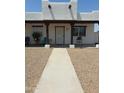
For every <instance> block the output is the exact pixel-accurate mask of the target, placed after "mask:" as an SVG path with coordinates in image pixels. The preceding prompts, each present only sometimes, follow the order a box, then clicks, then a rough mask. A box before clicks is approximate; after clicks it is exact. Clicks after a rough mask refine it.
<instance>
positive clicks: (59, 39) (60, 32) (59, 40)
mask: <svg viewBox="0 0 124 93" xmlns="http://www.w3.org/2000/svg"><path fill="white" fill-rule="evenodd" d="M64 32H65V27H64V26H56V27H55V39H56V40H55V42H56V44H64Z"/></svg>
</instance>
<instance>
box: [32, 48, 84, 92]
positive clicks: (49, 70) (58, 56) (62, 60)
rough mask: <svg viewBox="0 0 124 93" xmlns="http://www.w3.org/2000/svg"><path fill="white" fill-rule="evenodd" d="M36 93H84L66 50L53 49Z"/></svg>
mask: <svg viewBox="0 0 124 93" xmlns="http://www.w3.org/2000/svg"><path fill="white" fill-rule="evenodd" d="M34 93H84V92H83V89H82V87H81V84H80V82H79V79H78V77H77V74H76V72H75V70H74V67H73V65H72V63H71V60H70V56H69V54H68V52H67V50H66V48H55V49H53V51H52V53H51V55H50V57H49V59H48V63H47V65H46V67H45V69H44V71H43V74H42V76H41V78H40V81H39V83H38V85H37V88H36V89H35V92H34Z"/></svg>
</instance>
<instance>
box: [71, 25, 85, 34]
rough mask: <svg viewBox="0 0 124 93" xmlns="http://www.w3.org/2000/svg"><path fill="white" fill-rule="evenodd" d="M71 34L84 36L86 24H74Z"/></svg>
mask: <svg viewBox="0 0 124 93" xmlns="http://www.w3.org/2000/svg"><path fill="white" fill-rule="evenodd" d="M72 30H73V36H86V26H74V27H73V28H72Z"/></svg>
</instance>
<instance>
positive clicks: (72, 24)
mask: <svg viewBox="0 0 124 93" xmlns="http://www.w3.org/2000/svg"><path fill="white" fill-rule="evenodd" d="M73 26H74V23H71V44H73V29H72V28H73Z"/></svg>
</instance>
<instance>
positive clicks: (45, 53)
mask: <svg viewBox="0 0 124 93" xmlns="http://www.w3.org/2000/svg"><path fill="white" fill-rule="evenodd" d="M51 52H52V49H50V48H49V49H46V48H34V47H33V48H29V47H28V48H25V69H26V70H25V82H26V83H25V88H26V89H25V91H26V92H25V93H34V90H35V88H36V85H37V83H38V81H39V79H40V77H41V74H42V72H43V69H44V67H45V65H46V63H47V60H48V58H49V56H50V54H51Z"/></svg>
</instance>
